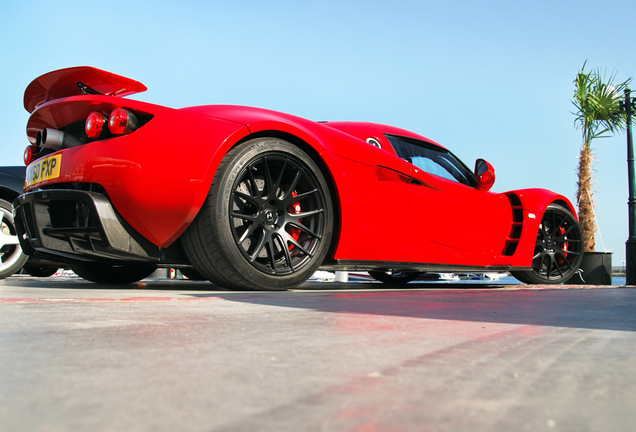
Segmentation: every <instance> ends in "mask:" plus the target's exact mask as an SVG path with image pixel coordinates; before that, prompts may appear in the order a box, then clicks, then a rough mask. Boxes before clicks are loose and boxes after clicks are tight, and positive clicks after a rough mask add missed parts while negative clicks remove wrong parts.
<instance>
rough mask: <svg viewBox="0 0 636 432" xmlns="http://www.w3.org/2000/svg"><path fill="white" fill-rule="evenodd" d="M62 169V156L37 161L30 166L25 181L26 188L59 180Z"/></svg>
mask: <svg viewBox="0 0 636 432" xmlns="http://www.w3.org/2000/svg"><path fill="white" fill-rule="evenodd" d="M61 168H62V155H61V154H58V155H54V156H49V157H46V158H44V159H40V160H37V161H35V162H33V163H32V164H31V165H29V166H28V168H27V172H26V179H25V180H24V182H25V185H26V187H29V186H33V185H34V184H37V183H40V182H43V181H46V180H51V179H55V178H58V177H59V176H60V169H61Z"/></svg>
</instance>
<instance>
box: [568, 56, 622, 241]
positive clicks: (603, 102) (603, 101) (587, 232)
mask: <svg viewBox="0 0 636 432" xmlns="http://www.w3.org/2000/svg"><path fill="white" fill-rule="evenodd" d="M586 63H587V61H586V62H585V63H584V64H583V67H582V68H581V71H580V72H579V73H578V74H577V75H576V79H575V80H574V84H575V86H576V91H575V92H574V100H573V101H572V103H573V104H574V106H575V107H576V108H577V112H575V113H574V114H575V115H576V119H575V121H574V123H575V124H576V126H577V127H580V128H581V131H582V133H583V145H582V146H581V155H580V156H579V167H578V177H579V178H578V183H577V186H578V190H577V195H576V200H577V203H578V206H579V222H580V223H581V229H582V230H583V242H584V244H583V247H584V249H583V250H584V251H585V252H593V251H594V250H595V248H596V240H595V238H594V235H595V233H596V221H595V219H594V201H593V199H592V195H593V193H592V164H593V162H594V152H593V150H592V146H591V144H592V140H594V139H596V138H604V137H607V136H609V135H608V134H613V133H615V132H618V131H621V130H624V129H625V126H626V116H625V109H624V107H623V104H622V103H621V102H622V97H621V95H622V93H623V90H624V89H625V88H626V87H627V86H628V85H629V83H630V81H631V78H629V79H628V80H627V81H624V82H622V83H620V84H614V79H615V78H616V73H612V74H611V75H610V76H609V77H606V74H605V72H602V71H601V70H600V69H598V70H596V71H591V72H585V64H586Z"/></svg>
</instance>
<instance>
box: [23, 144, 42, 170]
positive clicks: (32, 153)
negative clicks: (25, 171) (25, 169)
mask: <svg viewBox="0 0 636 432" xmlns="http://www.w3.org/2000/svg"><path fill="white" fill-rule="evenodd" d="M39 151H40V148H39V147H36V146H34V145H30V146H28V147H27V148H26V149H25V150H24V164H25V165H29V164H30V163H31V162H33V161H34V160H35V158H36V157H37V155H38V153H39Z"/></svg>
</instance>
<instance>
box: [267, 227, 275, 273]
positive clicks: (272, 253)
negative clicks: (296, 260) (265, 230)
mask: <svg viewBox="0 0 636 432" xmlns="http://www.w3.org/2000/svg"><path fill="white" fill-rule="evenodd" d="M265 247H266V249H267V256H268V257H269V262H270V265H271V266H272V272H273V273H274V274H277V273H278V271H277V270H276V252H275V251H274V239H273V238H272V237H271V236H270V237H269V241H267V242H265Z"/></svg>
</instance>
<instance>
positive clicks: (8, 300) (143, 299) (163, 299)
mask: <svg viewBox="0 0 636 432" xmlns="http://www.w3.org/2000/svg"><path fill="white" fill-rule="evenodd" d="M195 300H221V298H220V297H183V298H178V297H128V298H78V299H55V298H44V299H36V298H3V299H0V304H3V303H126V302H168V301H195Z"/></svg>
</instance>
